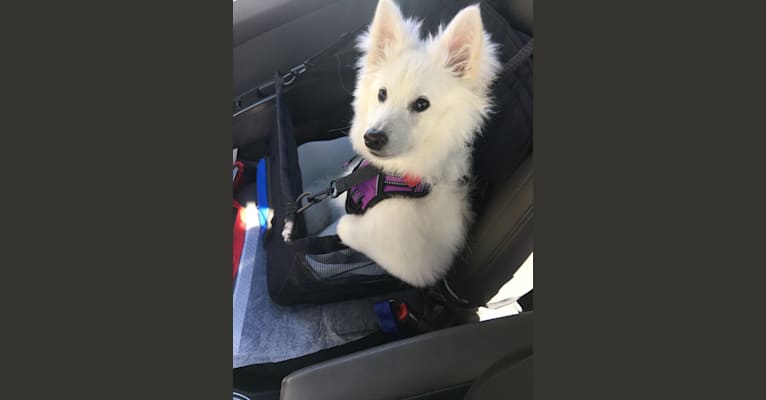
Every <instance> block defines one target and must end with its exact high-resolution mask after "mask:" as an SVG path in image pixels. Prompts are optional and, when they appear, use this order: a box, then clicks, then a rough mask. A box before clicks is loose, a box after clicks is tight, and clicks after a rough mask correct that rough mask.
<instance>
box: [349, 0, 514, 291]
mask: <svg viewBox="0 0 766 400" xmlns="http://www.w3.org/2000/svg"><path fill="white" fill-rule="evenodd" d="M419 29H420V23H418V22H416V21H413V20H405V19H404V18H403V17H402V14H401V12H400V11H399V9H398V7H397V6H396V5H395V4H394V3H393V2H392V1H391V0H380V2H379V3H378V6H377V9H376V11H375V17H374V18H373V22H372V24H371V25H370V29H369V31H368V32H367V33H366V34H364V35H362V36H361V38H360V41H359V48H360V49H361V50H362V52H363V54H364V55H363V57H362V58H361V59H360V61H359V69H360V71H359V75H358V80H357V84H356V89H355V92H354V97H355V99H354V103H353V106H354V120H353V122H352V126H351V130H350V133H349V136H350V139H351V142H352V145H353V148H354V151H355V152H357V153H358V154H359V155H361V156H362V157H364V158H366V159H368V160H369V161H370V162H371V163H372V164H374V165H376V166H378V167H379V168H382V169H383V170H384V171H386V172H388V173H395V174H405V173H407V174H411V175H415V176H420V177H421V178H422V179H423V180H424V181H425V182H428V183H430V184H431V185H432V189H431V193H430V194H429V195H427V196H425V197H424V198H419V199H406V198H393V199H388V200H385V201H383V202H381V203H379V204H377V205H376V206H375V207H373V208H371V209H369V210H367V212H366V213H365V214H363V215H361V216H360V215H345V216H343V217H342V218H341V219H340V221H339V222H338V227H337V233H338V235H339V236H340V238H341V241H342V242H343V243H345V244H346V245H348V246H349V247H351V248H354V249H356V250H358V251H361V252H363V253H365V254H366V255H367V256H368V257H370V258H371V259H373V260H374V261H376V262H377V263H378V264H379V265H380V266H381V267H383V268H385V269H386V270H387V271H388V272H389V273H391V274H392V275H394V276H396V277H398V278H399V279H401V280H403V281H405V282H407V283H409V284H411V285H414V286H428V285H432V284H434V283H435V282H436V281H438V280H439V279H441V278H442V277H443V276H444V275H445V274H446V272H447V270H448V268H449V267H450V265H451V263H452V261H453V259H454V257H455V256H456V253H457V252H458V251H459V250H460V249H461V248H462V247H463V245H464V242H465V238H466V231H467V229H468V227H469V223H470V220H471V213H470V205H469V204H468V188H466V187H464V183H461V182H463V181H461V178H462V177H464V176H470V172H471V171H470V166H471V150H470V146H471V143H472V142H473V140H474V138H475V136H476V135H477V134H478V132H479V131H480V129H481V126H482V124H483V122H484V120H485V118H486V117H487V115H488V113H489V111H490V106H491V104H490V99H489V96H488V92H489V87H490V85H491V83H492V81H493V79H494V78H495V75H496V74H497V71H498V69H499V62H498V60H497V56H496V47H495V45H493V44H492V43H491V42H490V40H489V35H487V34H486V32H484V28H483V26H482V22H481V14H480V10H479V6H478V5H474V6H470V7H466V8H464V9H463V10H461V11H460V12H459V13H458V14H457V15H456V16H455V18H454V19H453V20H452V21H451V22H450V23H449V25H448V26H447V27H446V28H445V29H440V31H439V33H438V34H437V35H436V36H429V37H427V38H426V39H424V40H421V39H420V37H419ZM380 88H386V90H387V99H386V100H385V102H383V103H381V102H379V101H378V99H377V95H378V90H379V89H380ZM419 96H424V97H426V98H427V99H428V100H429V102H430V107H429V108H428V109H427V110H425V111H424V112H422V113H417V112H414V111H412V110H411V109H410V108H409V105H410V104H411V103H412V102H413V101H414V100H415V99H417V98H418V97H419ZM370 128H376V129H382V130H384V131H385V132H387V134H388V137H389V141H388V144H387V145H386V147H385V148H384V149H383V150H384V152H385V157H378V156H375V155H373V154H371V153H370V152H369V151H368V149H367V148H366V147H365V144H364V139H363V136H364V133H365V132H366V131H367V130H368V129H370ZM338 200H339V201H338V205H340V204H341V203H342V201H343V198H339V199H338Z"/></svg>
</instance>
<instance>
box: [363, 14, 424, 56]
mask: <svg viewBox="0 0 766 400" xmlns="http://www.w3.org/2000/svg"><path fill="white" fill-rule="evenodd" d="M417 29H418V26H417V24H415V23H413V22H412V21H406V20H405V19H404V17H402V12H401V11H400V10H399V7H397V5H396V4H395V3H394V2H393V1H392V0H380V1H379V2H378V6H377V8H376V9H375V16H374V17H373V19H372V24H370V29H369V31H368V32H367V34H366V35H364V36H362V37H361V40H360V42H359V48H360V50H362V51H363V52H365V53H366V54H365V56H364V57H363V60H364V65H365V66H366V67H367V68H374V67H376V66H378V65H380V64H382V63H383V62H384V61H386V60H387V59H389V58H391V57H393V56H395V55H397V54H398V53H399V52H401V51H402V50H404V49H406V48H407V47H409V46H411V45H413V44H414V43H415V41H416V40H417V36H416V37H414V38H413V32H412V31H413V30H414V31H415V32H417Z"/></svg>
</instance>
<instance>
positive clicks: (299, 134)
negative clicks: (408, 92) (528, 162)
mask: <svg viewBox="0 0 766 400" xmlns="http://www.w3.org/2000/svg"><path fill="white" fill-rule="evenodd" d="M398 3H399V4H400V6H401V8H402V11H403V13H404V14H405V16H415V17H417V18H419V19H422V20H423V28H422V31H423V32H426V31H428V32H436V31H437V29H438V26H439V24H440V23H446V22H449V21H450V20H451V19H452V17H454V15H455V14H456V13H457V12H458V11H459V10H460V9H462V8H463V7H465V6H467V5H470V4H474V3H475V1H471V0H454V1H437V0H418V1H399V2H398ZM481 7H482V20H483V22H484V28H485V29H486V30H487V32H489V34H490V35H491V37H492V40H493V42H495V43H496V44H498V46H499V50H500V51H499V56H500V61H501V63H502V64H505V63H506V62H507V61H508V60H510V59H511V57H513V56H514V55H515V54H517V52H518V51H519V50H520V49H521V48H522V47H523V46H524V44H525V43H527V41H528V40H530V37H529V36H528V35H526V34H524V33H522V32H520V31H517V30H514V29H513V28H511V26H510V25H509V24H508V22H507V21H506V20H505V18H503V17H502V16H501V15H500V14H498V13H497V11H496V10H495V9H494V8H493V6H492V5H491V4H488V3H486V2H482V4H481ZM352 46H353V40H348V43H347V45H345V46H343V47H342V49H341V51H339V52H338V54H337V56H333V57H327V58H324V59H322V60H318V61H317V62H316V63H314V65H313V66H312V69H311V71H309V72H307V73H305V74H304V75H302V76H300V77H298V78H297V80H296V82H295V83H293V84H291V85H290V86H288V87H287V90H289V95H288V96H285V95H284V93H283V91H284V90H285V89H283V88H282V87H279V88H278V90H277V96H276V101H275V103H274V104H275V106H274V108H275V114H276V118H275V119H276V129H274V130H273V131H272V132H270V133H269V137H268V150H267V153H268V155H267V157H266V159H267V167H268V178H269V182H268V193H269V203H270V207H271V208H272V210H273V218H272V219H271V224H272V226H270V229H269V231H268V233H267V236H266V239H265V247H266V250H267V257H268V286H269V294H270V296H271V297H272V299H273V300H274V301H275V302H277V303H279V304H285V305H287V304H299V303H323V302H331V301H339V300H347V299H353V298H359V297H367V296H374V295H376V294H382V293H387V292H392V291H395V290H397V289H400V288H407V286H406V285H404V284H403V283H402V282H400V281H398V280H397V279H395V278H393V277H391V276H389V275H387V274H385V273H384V272H383V271H382V269H380V267H378V266H377V265H375V264H374V263H372V262H371V261H369V260H368V259H367V258H366V257H365V256H364V255H362V254H360V253H358V252H355V251H353V250H351V249H349V248H347V247H346V246H344V245H343V244H341V243H340V240H339V239H338V237H337V236H328V237H313V238H307V237H306V227H305V223H304V221H303V219H302V217H301V216H300V215H297V216H296V217H295V219H294V221H292V222H293V224H294V230H293V240H292V241H291V242H288V243H285V242H284V241H283V240H282V230H283V228H284V220H285V217H287V216H288V214H289V213H290V212H292V211H294V210H296V209H297V208H298V205H296V204H295V202H294V200H295V199H296V198H297V197H298V195H300V194H301V192H302V183H301V173H300V166H299V165H298V153H297V144H302V143H305V142H309V141H313V140H325V139H331V138H334V137H339V136H340V135H342V133H341V134H339V133H338V130H337V129H335V130H328V129H329V128H331V127H335V128H337V127H342V126H347V124H348V121H350V119H351V116H352V114H351V106H350V105H351V100H352V98H351V92H350V91H351V90H352V89H353V84H354V80H355V77H354V71H353V67H352V65H353V64H354V62H355V61H356V59H357V58H358V56H359V54H358V53H356V52H355V51H354V50H353V49H352ZM532 72H533V70H532V59H531V57H530V58H528V59H526V60H525V61H523V62H522V63H521V64H520V65H519V66H518V67H517V68H513V69H511V70H507V71H503V72H501V74H500V76H499V77H498V79H497V81H496V82H495V84H494V87H493V90H492V96H493V98H494V103H495V112H494V113H493V114H492V116H491V117H490V120H489V121H487V124H486V125H485V128H484V130H483V132H482V134H481V135H480V136H479V137H478V139H477V140H476V142H475V143H474V151H473V156H474V159H473V182H472V187H473V190H472V192H471V199H472V204H471V206H472V208H473V210H474V212H475V215H476V220H477V221H480V220H482V219H483V218H485V217H486V215H485V214H486V210H487V205H488V204H489V201H490V200H491V199H493V198H495V197H498V196H501V195H502V193H503V190H504V188H505V187H506V186H507V185H508V183H509V180H510V178H511V176H512V175H513V174H514V172H515V171H516V170H517V169H518V168H519V166H520V165H521V164H522V162H523V161H524V160H525V159H527V158H529V157H531V154H532V148H533V135H532V132H533V126H532V114H533V112H532V106H533V96H532V80H533V79H532V78H533V73H532ZM277 86H280V85H277ZM288 107H289V108H290V110H291V111H293V118H292V119H291V118H290V115H289V114H288ZM475 234H476V232H469V237H468V247H467V249H466V250H465V251H464V253H463V254H462V255H460V256H458V258H457V259H456V260H455V262H454V264H453V266H452V269H451V271H450V274H449V279H450V284H451V286H453V287H452V289H455V290H459V292H460V293H461V296H463V297H465V298H470V299H472V300H473V301H472V302H474V301H475V302H476V303H477V304H480V303H481V302H482V301H485V300H486V298H488V297H487V296H489V297H491V295H492V294H494V293H495V292H497V289H498V287H499V286H498V285H502V283H504V282H505V281H507V279H509V278H510V276H512V274H513V271H514V270H515V269H513V268H515V266H514V265H515V264H518V263H508V266H507V269H508V270H507V271H505V270H503V271H497V270H496V269H497V268H496V267H497V266H496V265H472V264H471V263H470V262H469V260H468V257H467V256H466V254H470V252H471V247H472V243H471V238H472V237H473V236H474V235H475ZM511 264H514V265H511ZM504 268H505V267H504ZM512 269H513V270H512ZM490 281H492V282H490ZM477 282H478V283H477ZM462 283H465V285H463V284H462ZM469 286H470V287H469Z"/></svg>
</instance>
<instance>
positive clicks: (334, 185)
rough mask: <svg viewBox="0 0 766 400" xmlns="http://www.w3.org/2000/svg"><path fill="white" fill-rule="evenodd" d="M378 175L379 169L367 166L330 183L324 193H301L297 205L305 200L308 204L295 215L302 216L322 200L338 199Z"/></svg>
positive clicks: (296, 201)
mask: <svg viewBox="0 0 766 400" xmlns="http://www.w3.org/2000/svg"><path fill="white" fill-rule="evenodd" d="M352 160H353V159H352ZM378 174H380V170H379V169H377V168H375V167H374V166H372V165H365V166H364V167H360V168H357V169H356V170H355V171H354V172H352V173H350V174H348V175H346V176H344V177H342V178H338V179H336V180H334V181H332V182H330V187H329V188H328V189H327V190H325V191H324V192H322V193H319V194H316V195H315V194H312V193H309V192H304V193H301V195H300V196H298V198H297V199H295V204H301V201H302V200H303V199H304V198H305V199H306V200H308V203H307V204H306V205H305V206H303V207H300V208H299V209H298V210H296V211H295V214H300V213H302V212H304V211H306V209H307V208H309V207H311V206H313V205H314V204H316V203H319V202H321V201H322V200H324V199H326V198H328V197H333V198H335V197H338V196H340V195H341V194H343V193H345V192H347V191H348V190H349V189H350V188H352V187H354V186H356V185H358V184H360V183H362V182H365V181H367V180H369V179H372V178H374V177H375V176H377V175H378Z"/></svg>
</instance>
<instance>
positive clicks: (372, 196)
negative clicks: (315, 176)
mask: <svg viewBox="0 0 766 400" xmlns="http://www.w3.org/2000/svg"><path fill="white" fill-rule="evenodd" d="M368 165H370V162H369V161H367V160H362V161H361V162H360V163H359V164H357V166H356V168H354V172H356V171H357V170H359V168H363V167H366V166H368ZM354 172H352V175H353V174H354ZM349 176H350V175H349ZM430 191H431V187H430V186H429V185H428V184H425V183H418V184H417V185H415V186H409V185H408V184H407V183H406V182H405V179H404V178H403V177H400V176H396V175H386V174H385V173H383V172H380V173H378V174H377V175H375V176H373V177H371V178H369V179H367V180H365V181H364V182H362V183H358V184H356V185H353V186H351V187H350V188H349V189H348V195H347V196H346V212H347V213H349V214H364V213H365V212H366V211H367V210H369V209H370V208H372V207H373V206H375V205H376V204H378V203H379V202H381V201H383V200H385V199H388V198H391V197H412V198H418V197H423V196H425V195H427V194H428V193H429V192H430Z"/></svg>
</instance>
